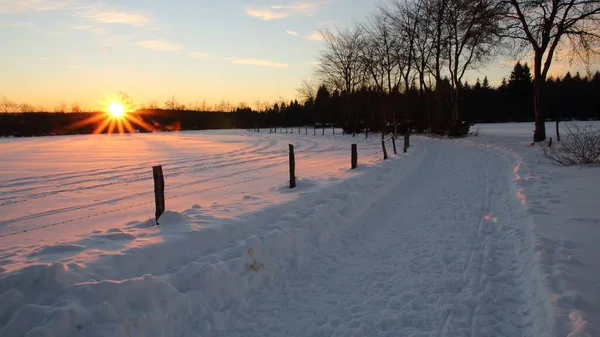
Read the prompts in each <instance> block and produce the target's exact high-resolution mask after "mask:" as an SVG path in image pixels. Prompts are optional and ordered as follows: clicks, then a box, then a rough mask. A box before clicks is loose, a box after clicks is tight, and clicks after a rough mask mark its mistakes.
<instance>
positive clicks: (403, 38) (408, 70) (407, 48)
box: [384, 0, 431, 137]
mask: <svg viewBox="0 0 600 337" xmlns="http://www.w3.org/2000/svg"><path fill="white" fill-rule="evenodd" d="M421 4H422V1H414V2H409V1H408V0H396V1H395V2H394V8H393V9H389V8H386V9H384V12H385V13H386V15H387V16H388V17H390V18H391V20H392V25H393V27H394V30H395V34H396V36H397V43H396V45H395V55H396V62H397V64H398V69H399V71H400V76H401V79H403V80H404V92H405V95H404V99H405V101H404V106H405V111H406V112H407V113H408V98H407V96H408V95H407V94H408V90H409V89H410V85H411V82H412V80H413V70H414V69H415V68H418V57H419V52H418V38H419V23H420V21H419V17H420V15H421V13H420V11H421ZM424 33H425V34H424V36H423V37H422V39H427V36H428V35H427V34H426V33H427V32H424ZM428 50H431V49H430V48H428ZM423 55H425V53H424V54H423ZM427 61H428V59H427V58H426V57H425V58H424V59H423V62H422V69H423V76H424V74H425V65H426V63H427ZM400 82H401V80H400V81H398V84H400ZM421 83H424V82H422V81H421ZM396 133H397V130H396V121H395V117H394V137H396Z"/></svg>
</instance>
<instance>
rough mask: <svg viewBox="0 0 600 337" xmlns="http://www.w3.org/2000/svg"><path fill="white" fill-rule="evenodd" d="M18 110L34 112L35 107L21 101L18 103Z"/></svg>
mask: <svg viewBox="0 0 600 337" xmlns="http://www.w3.org/2000/svg"><path fill="white" fill-rule="evenodd" d="M19 111H20V112H22V113H26V112H34V111H35V108H34V107H33V105H31V104H27V103H22V104H19Z"/></svg>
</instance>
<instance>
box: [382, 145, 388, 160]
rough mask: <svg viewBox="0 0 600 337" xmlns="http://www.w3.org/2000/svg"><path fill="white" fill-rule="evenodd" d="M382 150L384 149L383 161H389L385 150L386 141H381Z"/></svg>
mask: <svg viewBox="0 0 600 337" xmlns="http://www.w3.org/2000/svg"><path fill="white" fill-rule="evenodd" d="M381 148H383V160H386V159H388V155H387V150H386V149H385V140H382V141H381Z"/></svg>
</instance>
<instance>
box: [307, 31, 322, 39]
mask: <svg viewBox="0 0 600 337" xmlns="http://www.w3.org/2000/svg"><path fill="white" fill-rule="evenodd" d="M304 38H306V39H309V40H313V41H322V40H323V35H322V34H321V33H320V32H318V31H316V30H315V31H313V32H312V33H310V34H308V35H306V36H305V37H304Z"/></svg>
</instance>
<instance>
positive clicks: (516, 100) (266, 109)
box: [0, 62, 600, 136]
mask: <svg viewBox="0 0 600 337" xmlns="http://www.w3.org/2000/svg"><path fill="white" fill-rule="evenodd" d="M533 82H534V81H533V75H532V74H531V69H530V67H529V65H528V64H527V63H524V64H521V63H520V62H517V63H516V64H515V66H514V67H513V69H512V71H511V73H510V74H509V75H508V77H506V78H504V79H503V80H502V83H501V84H500V85H499V86H495V87H494V86H491V85H490V83H489V81H488V79H487V77H484V78H483V79H482V80H480V79H477V80H476V81H475V82H474V83H468V82H464V83H461V84H460V87H459V88H460V89H459V90H460V93H459V95H460V97H461V98H463V99H462V100H461V101H460V111H461V115H462V118H463V120H464V121H466V122H467V123H468V124H469V125H470V124H473V123H500V122H532V121H534V114H533V111H534V110H533V109H534V108H533V104H534V102H533V89H534V88H533V86H534V84H533ZM441 83H442V84H441V85H442V86H444V87H446V88H451V84H450V83H449V80H448V79H444V80H443V81H442V82H441ZM298 91H299V93H300V94H301V95H302V96H305V97H306V98H305V99H304V100H301V101H298V100H291V101H286V100H284V99H280V100H279V101H277V102H275V103H271V104H268V103H266V102H261V105H259V109H257V108H250V107H248V106H247V105H245V104H241V105H239V106H238V107H236V108H228V109H227V110H224V111H200V110H194V109H189V108H185V107H184V106H182V105H179V106H176V107H172V108H171V109H165V108H155V107H153V108H147V107H144V108H143V109H137V110H136V111H135V112H132V114H134V115H135V116H136V118H139V119H140V120H141V121H142V122H143V124H145V125H149V126H150V128H148V127H145V128H144V127H136V128H135V130H137V131H139V132H150V131H173V130H203V129H226V128H242V129H251V128H278V127H287V128H291V127H297V126H310V127H314V128H326V127H344V131H345V132H348V133H352V132H366V133H367V134H368V133H369V132H380V131H382V130H383V131H385V132H390V133H393V132H394V131H396V132H398V133H404V132H405V131H406V129H407V128H408V127H410V128H411V129H413V130H415V131H416V132H427V131H428V130H429V128H430V125H431V124H430V123H431V119H430V118H429V116H430V115H429V113H428V111H427V106H426V104H423V102H422V99H423V96H422V92H421V91H420V88H419V86H418V84H417V83H416V82H415V81H413V82H412V83H411V84H410V87H409V90H408V91H405V92H399V91H393V90H392V94H391V95H386V96H384V99H383V100H382V96H381V94H380V92H378V91H377V90H376V89H375V88H372V87H361V88H360V89H357V90H356V91H355V92H354V93H353V94H352V96H350V101H351V102H352V107H353V111H354V117H355V118H356V120H358V121H359V123H357V124H355V123H352V124H348V123H347V120H348V114H347V113H346V111H345V109H346V108H347V106H346V104H347V101H346V98H345V97H344V96H343V95H342V92H341V91H339V90H333V91H330V89H328V87H327V86H326V85H317V84H316V82H309V81H304V82H303V85H302V87H301V88H299V89H298ZM545 93H546V95H547V98H546V99H545V100H544V106H543V109H544V111H545V112H546V120H572V119H578V120H585V119H600V72H596V73H594V74H590V75H585V76H582V75H581V74H579V73H576V74H574V75H572V74H571V73H567V74H566V75H564V76H563V77H556V78H553V77H549V78H548V80H547V82H546V85H545ZM121 96H122V97H121V98H120V100H121V101H122V102H124V103H126V105H133V102H132V101H131V99H129V98H128V97H127V96H126V95H121ZM430 98H431V102H430V103H432V104H433V102H434V100H435V96H434V95H431V96H430ZM172 100H173V99H170V101H172ZM6 102H9V103H10V101H8V100H6V99H3V100H0V112H2V114H1V116H0V135H1V136H10V135H12V136H41V135H60V134H90V133H94V131H95V130H96V129H97V128H98V126H99V125H101V124H102V122H103V120H104V119H105V118H108V117H107V116H105V115H106V114H105V113H103V112H91V113H85V112H74V113H62V112H25V113H22V112H15V111H17V110H16V108H14V106H15V105H14V104H12V103H11V105H10V106H8V105H7V104H6ZM389 103H391V104H392V106H393V107H394V108H396V109H398V111H400V112H401V113H398V114H397V115H396V119H397V120H398V121H399V122H398V123H397V125H396V129H395V130H394V125H393V124H392V123H390V122H387V123H385V122H384V119H382V118H378V117H379V116H380V115H379V113H380V112H381V111H383V110H384V109H385V108H386V106H385V105H386V104H389ZM166 106H168V105H166ZM7 107H11V109H12V110H8V109H7ZM448 111H449V110H448ZM94 116H100V117H102V116H104V118H96V121H95V122H93V123H84V125H82V121H85V120H94ZM401 118H402V119H401ZM107 131H108V130H103V131H102V132H107ZM125 132H127V130H125ZM313 133H315V132H313Z"/></svg>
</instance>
